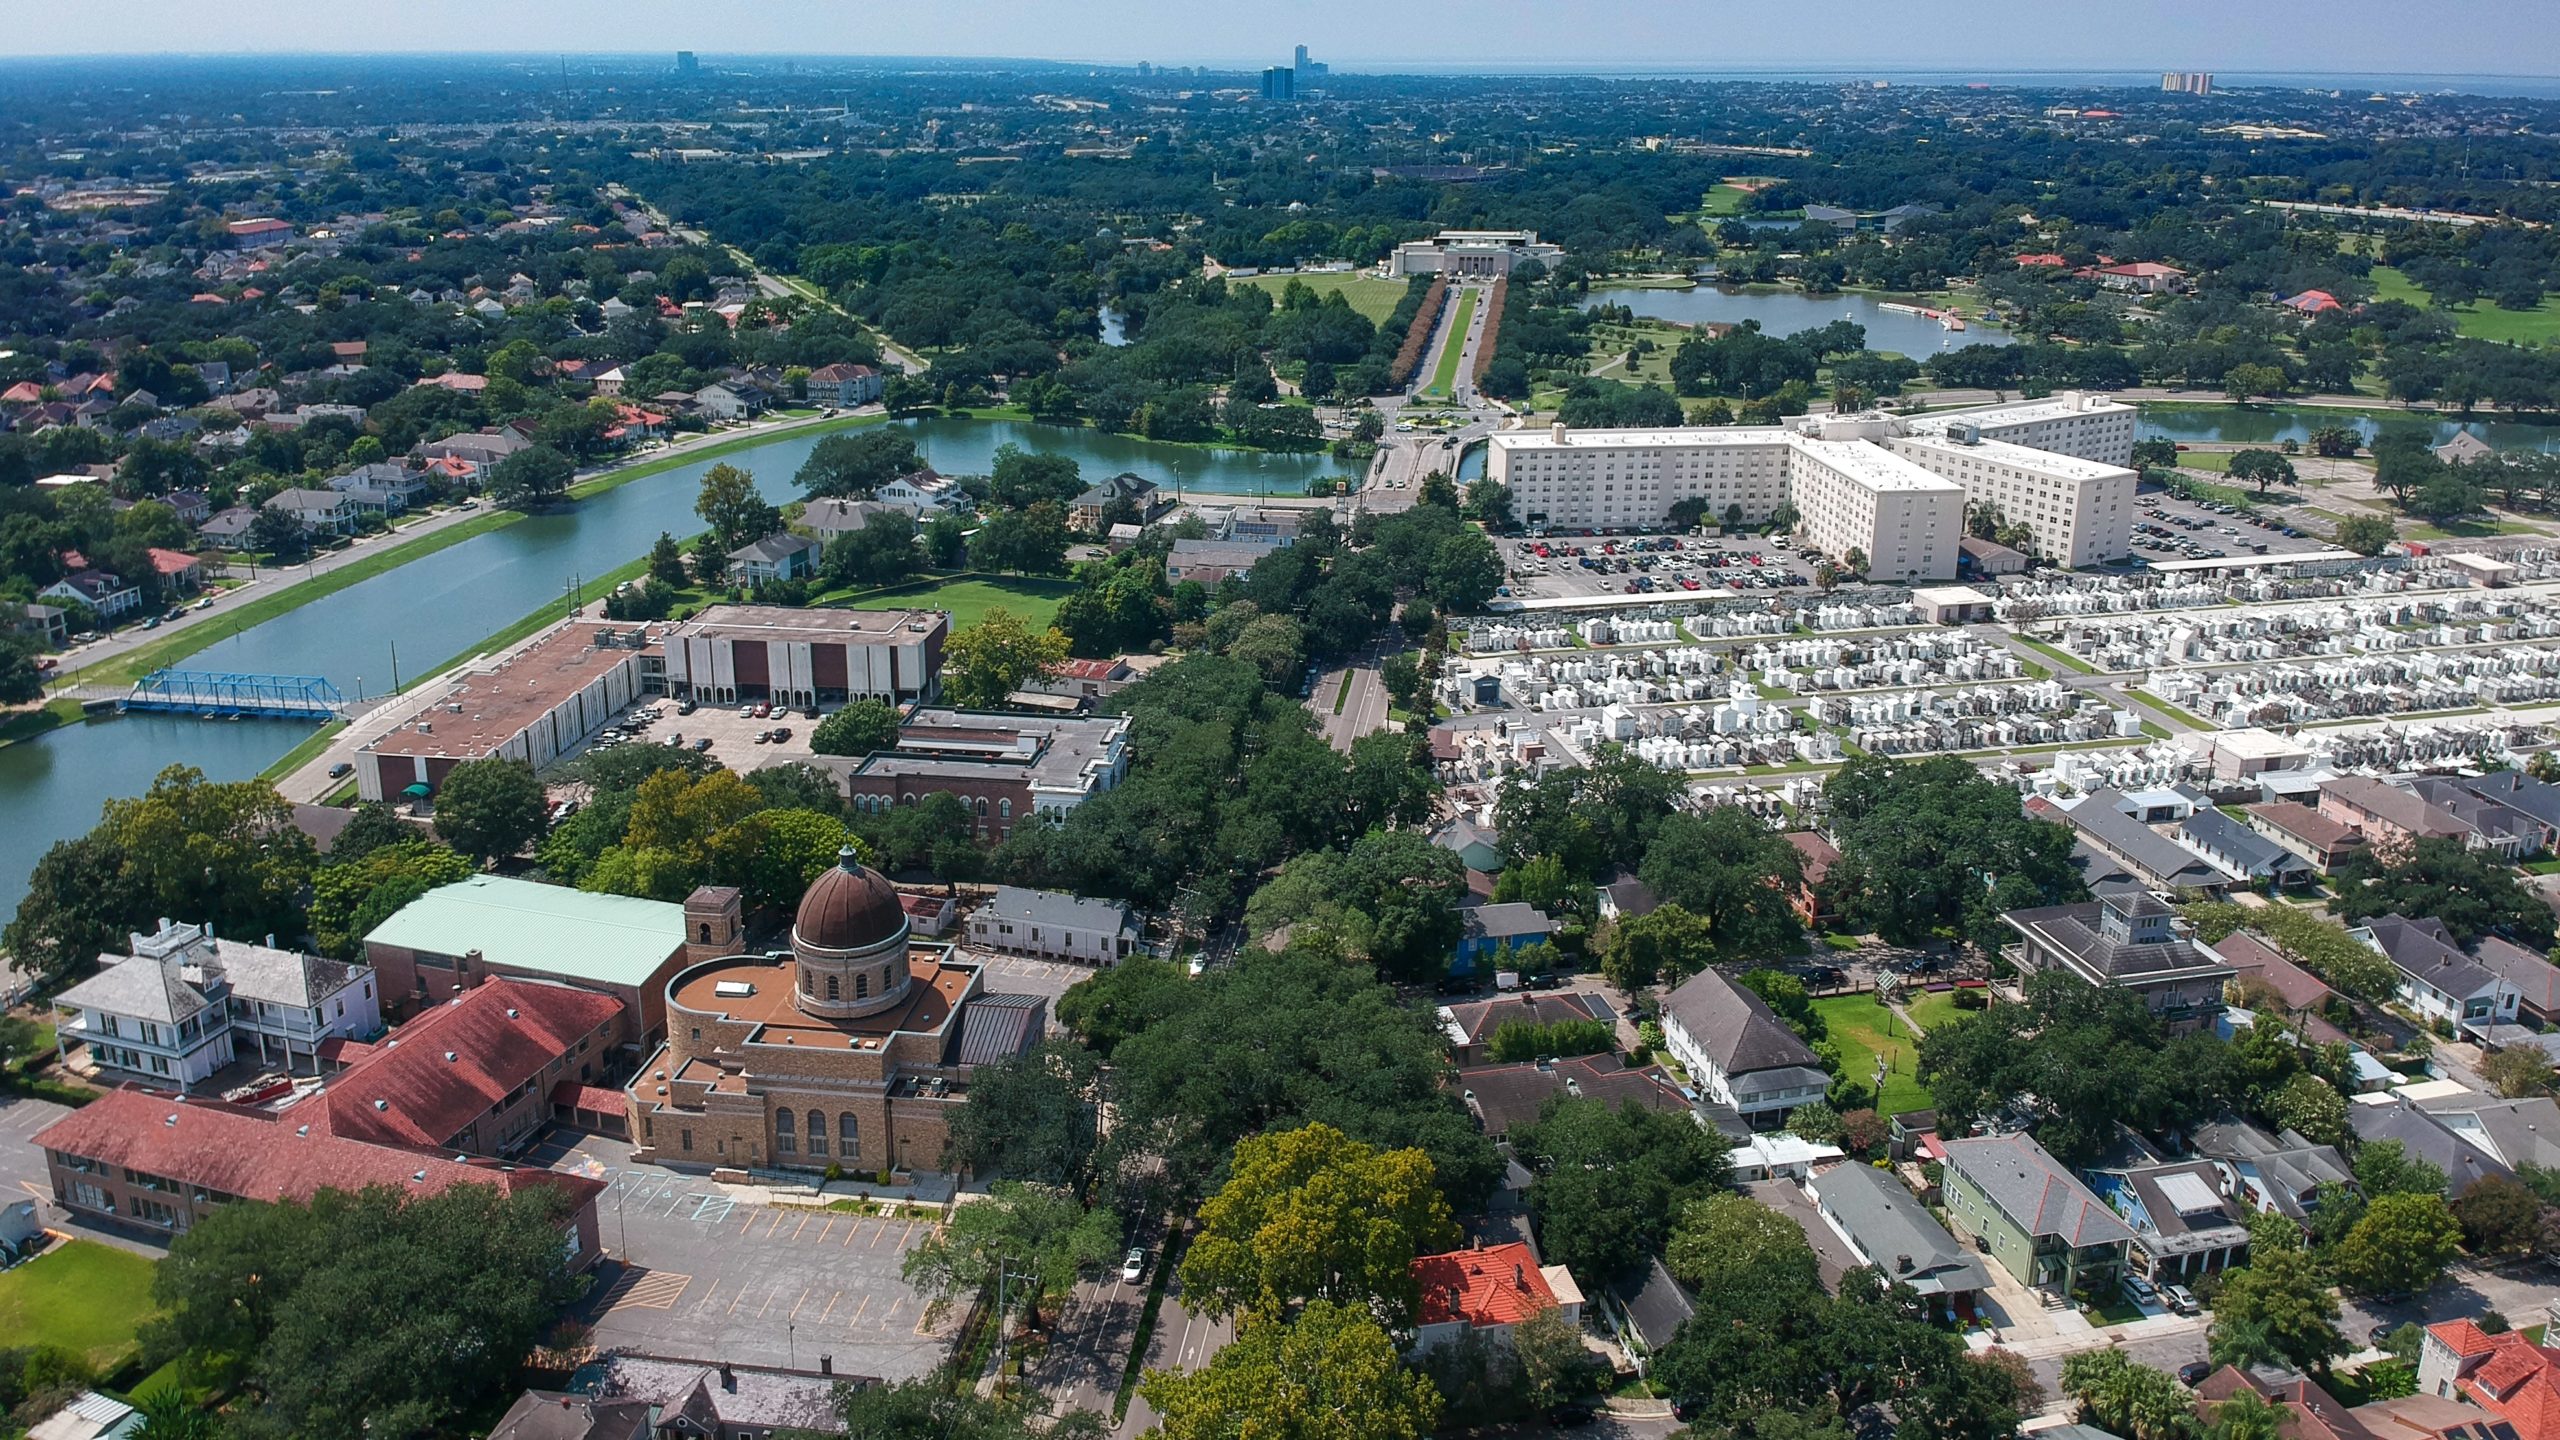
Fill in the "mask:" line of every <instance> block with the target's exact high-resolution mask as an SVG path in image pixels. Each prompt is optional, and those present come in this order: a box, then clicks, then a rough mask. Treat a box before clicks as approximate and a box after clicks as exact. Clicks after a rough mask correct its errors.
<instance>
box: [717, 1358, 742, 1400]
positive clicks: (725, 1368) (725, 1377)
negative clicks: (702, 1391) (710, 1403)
mask: <svg viewBox="0 0 2560 1440" xmlns="http://www.w3.org/2000/svg"><path fill="white" fill-rule="evenodd" d="M720 1388H721V1389H723V1390H727V1391H730V1392H732V1393H734V1392H735V1391H736V1390H737V1388H738V1372H737V1371H735V1370H732V1369H730V1368H729V1362H728V1361H726V1360H723V1361H721V1362H720Z"/></svg>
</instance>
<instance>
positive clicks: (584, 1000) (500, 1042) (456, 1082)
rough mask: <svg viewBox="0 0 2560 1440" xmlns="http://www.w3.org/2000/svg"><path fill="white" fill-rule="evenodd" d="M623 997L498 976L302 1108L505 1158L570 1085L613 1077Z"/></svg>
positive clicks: (338, 1127)
mask: <svg viewBox="0 0 2560 1440" xmlns="http://www.w3.org/2000/svg"><path fill="white" fill-rule="evenodd" d="M621 1024H622V1002H621V1001H620V1000H618V999H616V998H615V997H613V996H611V995H607V994H603V993H601V992H598V991H594V990H581V989H578V988H575V987H573V986H568V985H554V984H549V983H546V982H543V981H538V980H516V979H504V978H500V979H491V980H488V981H486V982H484V983H482V984H481V985H479V986H476V987H474V988H472V989H469V990H465V991H463V992H462V993H461V994H459V995H457V996H455V997H454V998H453V999H451V1000H449V1001H447V1002H445V1003H444V1004H442V1005H439V1006H437V1007H435V1008H434V1009H432V1010H428V1011H426V1012H424V1013H422V1014H420V1015H419V1016H418V1018H416V1019H414V1020H411V1021H410V1022H409V1023H407V1024H405V1025H403V1026H401V1027H400V1028H399V1029H397V1030H395V1031H393V1032H392V1033H391V1036H390V1038H388V1039H386V1040H383V1041H381V1042H379V1043H377V1044H373V1045H368V1046H365V1047H363V1048H361V1049H356V1048H354V1047H348V1048H347V1049H346V1050H345V1052H344V1053H345V1055H346V1056H347V1059H348V1063H347V1065H346V1067H345V1068H344V1069H343V1070H342V1071H340V1072H339V1073H338V1074H337V1075H336V1076H334V1077H333V1078H331V1080H330V1082H329V1084H328V1086H327V1088H325V1089H323V1090H322V1091H321V1092H320V1094H319V1096H318V1097H316V1098H315V1099H313V1100H309V1101H305V1102H303V1103H302V1104H300V1105H296V1106H294V1107H292V1113H294V1114H295V1115H297V1116H300V1117H301V1118H304V1119H308V1120H311V1121H312V1122H313V1123H314V1128H317V1129H323V1130H326V1131H327V1132H328V1133H330V1134H332V1135H336V1136H339V1137H341V1138H344V1139H348V1140H362V1141H365V1142H367V1143H370V1144H375V1145H397V1146H406V1147H410V1148H414V1149H424V1150H432V1151H436V1152H438V1153H442V1154H452V1153H455V1152H460V1153H463V1154H467V1155H505V1154H509V1153H512V1152H513V1151H515V1150H516V1149H518V1148H519V1147H521V1146H522V1145H524V1144H525V1143H526V1142H527V1141H530V1140H531V1139H532V1138H533V1136H534V1133H535V1132H536V1131H538V1130H540V1129H541V1128H542V1126H543V1125H544V1123H545V1122H547V1121H549V1120H550V1119H551V1118H552V1116H551V1096H552V1092H553V1090H554V1089H555V1088H557V1087H558V1085H559V1084H560V1082H561V1081H563V1080H567V1081H572V1082H575V1083H578V1084H592V1083H596V1082H600V1081H603V1080H605V1079H607V1078H609V1077H608V1075H607V1073H606V1072H607V1068H608V1066H607V1061H608V1056H609V1055H610V1054H611V1053H612V1051H613V1049H614V1046H615V1044H616V1043H617V1041H618V1039H619V1036H620V1027H621Z"/></svg>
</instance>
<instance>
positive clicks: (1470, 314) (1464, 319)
mask: <svg viewBox="0 0 2560 1440" xmlns="http://www.w3.org/2000/svg"><path fill="white" fill-rule="evenodd" d="M1475 318H1476V292H1475V291H1473V290H1461V291H1459V292H1458V309H1457V313H1456V314H1455V315H1453V316H1452V317H1450V320H1449V335H1448V338H1447V339H1445V340H1443V341H1442V342H1441V343H1440V363H1438V364H1436V365H1434V366H1432V367H1431V383H1430V384H1428V385H1425V386H1423V387H1422V393H1423V394H1425V395H1431V396H1437V397H1440V398H1443V399H1445V398H1447V397H1448V395H1449V394H1450V392H1451V391H1452V390H1454V389H1455V388H1456V387H1457V384H1458V362H1459V361H1460V360H1462V359H1464V358H1465V357H1466V353H1467V327H1468V326H1469V325H1472V324H1474V323H1475Z"/></svg>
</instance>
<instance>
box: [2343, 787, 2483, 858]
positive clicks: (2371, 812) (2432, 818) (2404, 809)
mask: <svg viewBox="0 0 2560 1440" xmlns="http://www.w3.org/2000/svg"><path fill="white" fill-rule="evenodd" d="M2320 813H2321V814H2323V815H2326V816H2328V817H2329V818H2330V819H2332V820H2335V821H2338V822H2339V823H2340V824H2344V825H2353V826H2354V827H2356V829H2357V830H2358V831H2359V832H2361V833H2362V834H2363V836H2364V842H2365V844H2367V845H2369V846H2371V847H2372V848H2373V851H2374V853H2375V854H2377V855H2380V856H2382V857H2383V858H2384V859H2386V860H2388V859H2394V858H2397V857H2398V856H2400V855H2402V854H2405V853H2406V852H2407V851H2408V848H2409V847H2410V846H2411V845H2413V844H2415V843H2416V842H2418V841H2420V840H2459V841H2461V842H2462V843H2463V844H2465V845H2468V844H2470V843H2471V840H2472V831H2471V827H2470V826H2469V825H2467V824H2464V823H2463V822H2462V820H2461V819H2460V818H2459V817H2456V816H2454V815H2451V814H2449V813H2447V812H2446V811H2444V810H2442V809H2439V808H2438V807H2436V806H2433V805H2430V804H2428V803H2427V802H2426V801H2424V800H2421V799H2419V798H2418V796H2417V795H2416V794H2414V793H2412V792H2410V791H2407V790H2403V789H2401V788H2400V787H2399V786H2397V785H2391V784H2386V783H2384V782H2383V781H2380V780H2376V779H2374V778H2373V777H2371V776H2369V775H2340V776H2338V777H2336V778H2334V779H2331V780H2327V781H2324V782H2322V783H2321V786H2320Z"/></svg>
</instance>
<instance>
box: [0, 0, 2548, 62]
mask: <svg viewBox="0 0 2560 1440" xmlns="http://www.w3.org/2000/svg"><path fill="white" fill-rule="evenodd" d="M11 9H12V10H13V11H15V12H16V13H13V14H12V15H11V17H10V22H9V41H10V43H9V47H8V49H9V51H10V53H12V54H16V55H84V54H102V53H107V54H155V53H170V52H179V53H187V52H223V53H242V52H254V53H269V52H294V51H300V52H338V53H355V52H386V51H388V52H406V53H453V52H461V51H494V52H505V53H528V52H530V53H545V54H547V53H555V52H566V53H599V52H615V53H631V52H648V51H658V50H667V51H672V50H675V49H679V48H683V49H692V50H696V51H699V52H701V53H702V54H703V55H704V56H705V57H706V58H708V57H712V56H717V55H722V54H737V55H746V54H796V55H806V56H822V55H913V56H923V55H941V56H988V57H1013V58H1037V59H1054V60H1071V61H1081V62H1093V63H1102V64H1134V63H1136V62H1137V61H1139V60H1151V61H1154V62H1156V63H1157V64H1181V65H1190V64H1210V65H1219V66H1244V65H1248V64H1250V65H1263V64H1270V63H1275V62H1281V61H1286V60H1287V59H1288V58H1289V53H1290V47H1291V46H1292V45H1295V44H1298V43H1304V44H1306V45H1308V46H1309V47H1310V48H1311V49H1312V50H1313V52H1314V54H1315V56H1316V58H1318V59H1325V60H1330V61H1333V62H1335V63H1336V64H1338V65H1340V66H1341V67H1342V68H1345V69H1372V70H1377V69H1395V68H1400V67H1410V66H1416V65H1428V66H1429V67H1430V68H1433V69H1450V68H1467V67H1471V66H1481V67H1483V68H1484V69H1486V70H1501V69H1505V68H1515V69H1516V68H1538V67H1544V66H1553V65H1595V66H1607V65H1624V66H1630V67H1643V68H1656V67H1663V68H1672V67H1677V68H1684V69H1685V68H1692V67H1695V68H1704V69H1713V68H1715V67H1718V66H1723V65H1731V66H1734V67H1736V68H1737V69H1745V68H1752V67H1759V68H1767V67H1772V66H1783V67H1802V68H1807V69H1828V68H1834V67H1874V68H1878V69H1885V68H1909V69H1933V68H1963V69H1978V70H1981V71H1984V72H1986V73H1993V72H1999V71H2009V70H2037V69H2060V70H2110V71H2113V70H2127V71H2139V70H2146V69H2149V70H2158V69H2193V70H2214V71H2220V72H2242V71H2258V72H2284V73H2333V74H2358V73H2372V74H2382V73H2388V74H2449V75H2450V74H2483V73H2495V74H2519V75H2553V74H2560V4H2555V3H2553V0H2430V3H2427V4H2424V5H2412V4H2410V3H2409V0H1816V3H1811V4H1805V3H1786V4H1780V3H1775V0H1398V3H1387V4H1380V3H1375V0H1262V3H1253V0H1246V3H1244V4H1229V5H1224V6H1217V5H1208V4H1203V3H1200V0H1064V3H1060V0H912V3H908V4H903V5H882V4H877V3H872V0H530V3H528V0H230V3H228V4H206V3H204V0H119V3H117V4H115V5H112V6H108V7H105V8H104V9H103V10H101V9H99V8H98V7H93V6H84V5H62V4H55V5H27V6H13V7H11ZM1390 18H1391V19H1392V21H1393V23H1392V24H1389V23H1383V22H1384V21H1386V20H1388V19H1390Z"/></svg>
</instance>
